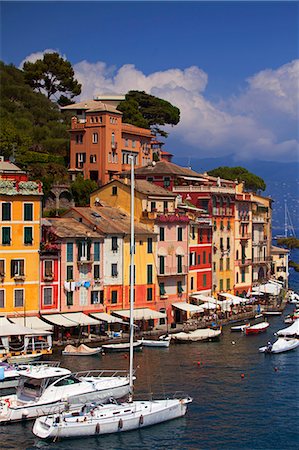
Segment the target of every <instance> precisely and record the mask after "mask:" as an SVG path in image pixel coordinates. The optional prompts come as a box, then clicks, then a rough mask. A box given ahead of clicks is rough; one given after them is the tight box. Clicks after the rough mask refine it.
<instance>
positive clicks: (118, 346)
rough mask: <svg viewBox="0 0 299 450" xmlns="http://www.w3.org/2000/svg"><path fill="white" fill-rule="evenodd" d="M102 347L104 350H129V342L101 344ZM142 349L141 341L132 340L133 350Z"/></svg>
mask: <svg viewBox="0 0 299 450" xmlns="http://www.w3.org/2000/svg"><path fill="white" fill-rule="evenodd" d="M102 349H103V351H104V352H129V351H130V344H129V343H125V344H122V343H120V344H104V345H102ZM138 350H142V343H141V342H134V351H138Z"/></svg>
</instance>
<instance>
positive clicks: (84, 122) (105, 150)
mask: <svg viewBox="0 0 299 450" xmlns="http://www.w3.org/2000/svg"><path fill="white" fill-rule="evenodd" d="M124 99H125V97H124V96H99V97H96V98H95V99H94V100H88V101H86V102H80V103H75V104H73V105H69V106H65V107H63V108H62V110H65V111H71V112H73V114H74V116H73V117H72V120H71V129H70V134H71V140H70V169H69V173H70V175H71V178H72V179H74V178H75V177H76V175H78V174H80V173H81V174H82V175H83V176H84V178H90V179H91V180H94V181H96V182H98V183H99V185H102V184H105V183H107V182H108V181H109V180H111V179H112V178H113V175H115V174H116V173H118V172H120V171H122V170H127V169H129V167H130V164H129V159H128V157H129V155H133V156H134V159H135V165H136V166H137V167H139V166H145V165H147V164H149V163H150V162H151V161H152V149H151V140H152V133H151V130H148V129H145V128H140V127H136V126H134V125H130V124H126V123H123V122H122V113H121V112H120V111H118V110H117V105H118V104H119V103H120V102H121V101H122V100H124Z"/></svg>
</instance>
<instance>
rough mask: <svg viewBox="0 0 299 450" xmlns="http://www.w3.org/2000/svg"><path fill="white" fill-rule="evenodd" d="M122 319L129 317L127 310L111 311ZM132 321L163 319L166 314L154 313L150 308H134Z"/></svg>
mask: <svg viewBox="0 0 299 450" xmlns="http://www.w3.org/2000/svg"><path fill="white" fill-rule="evenodd" d="M113 312H114V313H115V314H118V315H119V316H122V317H130V310H129V309H122V310H119V311H113ZM133 318H134V320H151V319H165V318H166V314H165V313H161V312H159V311H155V310H153V309H150V308H136V309H134V313H133Z"/></svg>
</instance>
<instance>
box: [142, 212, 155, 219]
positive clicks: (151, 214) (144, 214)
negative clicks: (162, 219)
mask: <svg viewBox="0 0 299 450" xmlns="http://www.w3.org/2000/svg"><path fill="white" fill-rule="evenodd" d="M142 217H143V218H144V219H152V220H153V219H156V217H157V211H147V210H145V211H142Z"/></svg>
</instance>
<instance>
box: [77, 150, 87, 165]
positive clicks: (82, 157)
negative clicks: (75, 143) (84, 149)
mask: <svg viewBox="0 0 299 450" xmlns="http://www.w3.org/2000/svg"><path fill="white" fill-rule="evenodd" d="M84 163H86V153H76V168H77V169H82V167H83V165H84Z"/></svg>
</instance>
